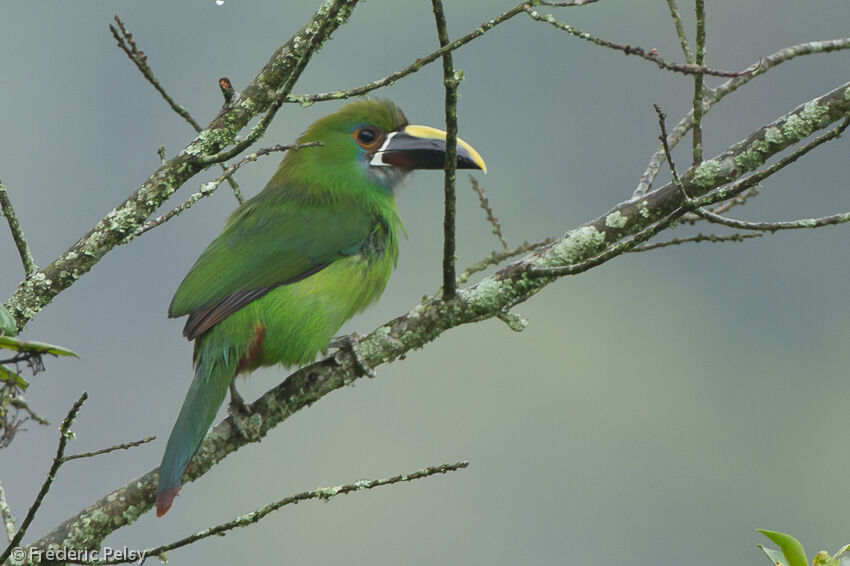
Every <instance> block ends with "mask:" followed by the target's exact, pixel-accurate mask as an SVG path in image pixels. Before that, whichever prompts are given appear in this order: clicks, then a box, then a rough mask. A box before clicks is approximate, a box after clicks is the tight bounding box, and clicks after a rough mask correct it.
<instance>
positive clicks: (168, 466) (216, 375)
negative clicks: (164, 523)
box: [156, 334, 239, 517]
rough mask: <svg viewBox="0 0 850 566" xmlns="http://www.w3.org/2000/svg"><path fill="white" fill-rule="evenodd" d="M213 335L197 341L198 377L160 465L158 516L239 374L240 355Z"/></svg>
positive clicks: (173, 493)
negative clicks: (224, 345)
mask: <svg viewBox="0 0 850 566" xmlns="http://www.w3.org/2000/svg"><path fill="white" fill-rule="evenodd" d="M210 338H212V337H211V336H210V335H209V334H207V335H205V336H200V337H199V338H198V342H197V343H196V344H195V347H196V350H195V378H194V379H193V380H192V385H191V386H189V391H188V393H186V400H185V401H183V407H182V408H181V409H180V414H179V415H178V416H177V422H176V423H174V428H172V429H171V436H169V437H168V445H167V446H166V447H165V454H164V455H163V457H162V464H160V466H159V486H158V487H157V490H156V516H157V517H161V516H162V515H165V513H166V512H167V511H168V509H169V508H170V507H171V503H172V502H173V501H174V497H175V496H176V495H177V492H178V491H180V478H181V477H182V476H183V472H184V471H185V470H186V466H188V465H189V461H190V460H191V459H192V456H194V455H195V452H197V450H198V448H199V447H200V445H201V441H202V440H203V439H204V435H206V433H207V430H209V428H210V425H211V424H212V421H213V419H214V418H215V415H216V413H217V412H218V408H219V407H221V404H222V402H223V401H224V397H225V395H226V394H227V388H228V386H229V385H230V382H231V381H232V380H233V377H234V375H236V370H237V365H238V362H239V355H238V354H236V353H235V352H232V351H230V349H229V348H221V345H220V344H214V343H213V342H215V341H214V340H210ZM216 346H218V347H216ZM234 354H236V355H234Z"/></svg>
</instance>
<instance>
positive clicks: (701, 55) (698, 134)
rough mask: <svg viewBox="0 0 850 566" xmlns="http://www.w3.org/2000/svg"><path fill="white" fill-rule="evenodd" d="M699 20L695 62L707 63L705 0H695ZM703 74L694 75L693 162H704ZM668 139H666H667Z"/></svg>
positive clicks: (700, 64) (699, 63)
mask: <svg viewBox="0 0 850 566" xmlns="http://www.w3.org/2000/svg"><path fill="white" fill-rule="evenodd" d="M695 6H696V20H697V46H696V49H697V52H696V60H695V63H696V64H697V65H699V66H703V65H705V0H695ZM703 78H704V77H703V75H695V76H694V103H693V114H694V127H693V163H694V164H695V165H696V164H698V163H702V98H703V91H702V89H703V84H704V80H703ZM665 141H666V140H665Z"/></svg>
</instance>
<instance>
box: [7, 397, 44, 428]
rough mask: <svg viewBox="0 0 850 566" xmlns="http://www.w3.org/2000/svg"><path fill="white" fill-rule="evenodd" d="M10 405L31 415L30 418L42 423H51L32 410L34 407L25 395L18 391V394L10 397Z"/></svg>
mask: <svg viewBox="0 0 850 566" xmlns="http://www.w3.org/2000/svg"><path fill="white" fill-rule="evenodd" d="M9 405H11V406H12V407H15V408H16V409H18V410H20V411H24V412H25V413H26V414H28V415H29V418H30V419H32V420H34V421H35V422H37V423H38V424H40V425H49V424H50V421H48V420H47V419H45V418H44V417H42V416H41V415H39V414H38V413H36V412H35V411H33V410H32V408H31V407H30V406H29V403H27V401H26V399H24V396H23V395H22V394H21V393H18V394H17V395H15V396H14V397H12V398H11V399H9Z"/></svg>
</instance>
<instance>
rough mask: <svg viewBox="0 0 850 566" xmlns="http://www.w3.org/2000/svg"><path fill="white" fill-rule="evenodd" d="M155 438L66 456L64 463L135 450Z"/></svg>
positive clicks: (146, 438) (150, 437)
mask: <svg viewBox="0 0 850 566" xmlns="http://www.w3.org/2000/svg"><path fill="white" fill-rule="evenodd" d="M155 439H156V437H155V436H146V437H145V438H143V439H141V440H134V441H133V442H125V443H123V444H116V445H115V446H110V447H109V448H101V449H100V450H95V451H93V452H82V453H80V454H71V455H70V456H65V457H64V458H63V459H62V461H63V463H64V462H69V461H71V460H78V459H80V458H93V457H94V456H100V455H101V454H108V453H110V452H115V451H116V450H129V449H130V448H135V447H136V446H141V445H142V444H147V443H148V442H151V441H153V440H155Z"/></svg>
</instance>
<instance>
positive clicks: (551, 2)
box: [538, 0, 599, 7]
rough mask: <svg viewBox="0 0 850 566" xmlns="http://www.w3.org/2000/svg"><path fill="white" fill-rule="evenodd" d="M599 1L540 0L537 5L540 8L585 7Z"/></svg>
mask: <svg viewBox="0 0 850 566" xmlns="http://www.w3.org/2000/svg"><path fill="white" fill-rule="evenodd" d="M598 1H599V0H548V1H547V0H540V2H538V4H539V5H540V6H554V7H560V6H586V5H588V4H593V3H595V2H598Z"/></svg>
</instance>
